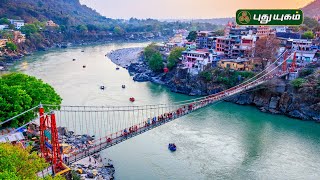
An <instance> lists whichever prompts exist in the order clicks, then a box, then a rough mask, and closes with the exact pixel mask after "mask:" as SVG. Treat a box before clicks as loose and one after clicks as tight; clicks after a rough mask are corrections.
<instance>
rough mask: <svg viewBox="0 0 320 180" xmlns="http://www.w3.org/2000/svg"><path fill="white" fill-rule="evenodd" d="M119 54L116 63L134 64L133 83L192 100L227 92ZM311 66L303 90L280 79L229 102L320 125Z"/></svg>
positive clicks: (131, 68) (177, 71) (318, 99)
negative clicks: (156, 70)
mask: <svg viewBox="0 0 320 180" xmlns="http://www.w3.org/2000/svg"><path fill="white" fill-rule="evenodd" d="M117 51H119V52H122V53H118V54H117V56H116V58H117V59H121V63H122V64H126V66H127V65H128V64H129V63H130V61H131V63H130V65H129V66H127V69H128V71H129V74H130V75H131V76H133V80H134V81H138V82H147V81H150V82H153V83H157V84H161V85H165V86H166V87H167V88H169V89H170V90H171V91H172V92H176V93H182V94H186V95H190V96H205V95H210V94H214V93H217V92H220V91H222V90H224V89H227V88H228V87H227V86H226V85H225V84H223V83H219V82H215V81H207V80H205V79H204V78H203V77H201V76H200V75H198V76H190V75H189V74H188V73H187V72H186V70H182V69H173V70H171V71H170V72H169V73H154V72H152V71H151V70H150V69H149V67H148V65H147V64H146V62H145V61H144V60H143V57H141V56H140V57H137V59H138V61H135V62H132V57H131V58H130V59H128V60H127V59H126V56H125V54H126V52H131V53H133V54H139V53H138V52H137V50H136V52H135V49H119V50H117ZM139 51H140V50H139ZM133 57H136V56H133ZM109 58H110V59H111V61H112V62H116V61H117V60H115V57H114V56H109ZM310 66H311V65H310ZM312 66H313V67H307V68H312V69H314V73H313V74H309V75H308V76H306V77H304V78H305V81H304V82H305V83H304V86H301V87H299V88H295V87H293V86H292V84H291V82H290V81H288V80H285V79H277V80H273V81H270V82H268V83H266V84H265V85H263V86H261V87H260V88H259V90H257V91H252V92H246V93H242V94H239V95H236V96H234V97H231V98H229V99H227V101H230V102H233V103H236V104H240V105H253V106H256V107H257V108H258V109H259V110H260V111H262V112H266V113H271V114H283V115H286V116H289V117H292V118H297V119H301V120H310V121H316V122H320V97H319V96H318V95H317V94H319V92H318V91H319V88H317V87H318V86H317V79H319V77H320V74H319V72H318V70H317V69H320V68H319V67H320V63H318V64H315V65H312ZM222 73H223V72H222ZM229 78H230V77H229Z"/></svg>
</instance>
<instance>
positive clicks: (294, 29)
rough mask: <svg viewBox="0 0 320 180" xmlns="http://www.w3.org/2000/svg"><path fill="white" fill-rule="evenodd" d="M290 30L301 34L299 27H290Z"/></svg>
mask: <svg viewBox="0 0 320 180" xmlns="http://www.w3.org/2000/svg"><path fill="white" fill-rule="evenodd" d="M289 29H291V31H293V32H299V26H289Z"/></svg>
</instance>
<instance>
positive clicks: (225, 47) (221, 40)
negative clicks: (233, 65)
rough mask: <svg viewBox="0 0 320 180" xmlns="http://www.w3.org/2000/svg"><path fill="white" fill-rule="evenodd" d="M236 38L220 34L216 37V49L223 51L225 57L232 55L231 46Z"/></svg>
mask: <svg viewBox="0 0 320 180" xmlns="http://www.w3.org/2000/svg"><path fill="white" fill-rule="evenodd" d="M235 44H236V40H235V39H233V38H230V37H225V36H220V37H217V39H216V51H217V52H223V53H224V55H225V57H226V58H231V57H232V47H233V45H235Z"/></svg>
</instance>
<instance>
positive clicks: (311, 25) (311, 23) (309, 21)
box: [303, 16, 319, 29]
mask: <svg viewBox="0 0 320 180" xmlns="http://www.w3.org/2000/svg"><path fill="white" fill-rule="evenodd" d="M303 24H305V25H306V26H307V27H308V28H310V29H313V28H315V27H317V26H319V23H318V21H317V20H315V19H313V18H310V17H307V16H306V17H304V21H303Z"/></svg>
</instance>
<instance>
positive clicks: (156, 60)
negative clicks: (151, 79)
mask: <svg viewBox="0 0 320 180" xmlns="http://www.w3.org/2000/svg"><path fill="white" fill-rule="evenodd" d="M149 66H150V68H151V69H152V70H153V71H161V70H162V69H163V67H164V65H163V59H162V56H161V54H160V53H159V52H156V53H155V54H153V55H152V57H151V59H150V61H149Z"/></svg>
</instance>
